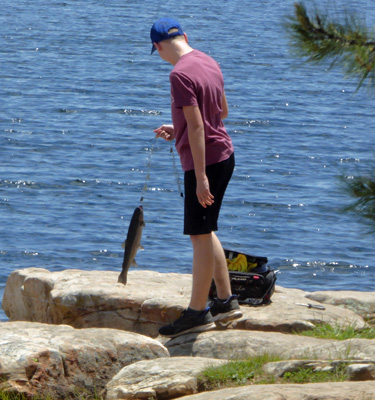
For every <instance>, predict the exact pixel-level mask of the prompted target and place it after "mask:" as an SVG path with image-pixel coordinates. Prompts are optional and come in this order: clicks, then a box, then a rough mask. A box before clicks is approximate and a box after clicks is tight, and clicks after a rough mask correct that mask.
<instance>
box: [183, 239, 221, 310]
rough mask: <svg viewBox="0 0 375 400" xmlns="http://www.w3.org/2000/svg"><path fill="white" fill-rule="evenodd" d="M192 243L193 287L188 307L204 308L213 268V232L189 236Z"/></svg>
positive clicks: (194, 308)
mask: <svg viewBox="0 0 375 400" xmlns="http://www.w3.org/2000/svg"><path fill="white" fill-rule="evenodd" d="M190 239H191V242H192V244H193V252H194V253H193V288H192V292H191V299H190V304H189V307H190V308H192V309H193V310H204V309H205V308H206V303H207V298H208V292H209V290H210V286H211V282H212V278H213V274H214V269H215V247H216V246H215V245H214V239H213V232H212V233H209V234H205V235H192V236H190Z"/></svg>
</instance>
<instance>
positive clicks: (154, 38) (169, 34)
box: [150, 18, 184, 54]
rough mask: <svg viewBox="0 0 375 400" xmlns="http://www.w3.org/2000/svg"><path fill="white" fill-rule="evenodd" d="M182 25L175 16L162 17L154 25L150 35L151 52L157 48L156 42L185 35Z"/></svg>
mask: <svg viewBox="0 0 375 400" xmlns="http://www.w3.org/2000/svg"><path fill="white" fill-rule="evenodd" d="M183 34H184V32H183V30H182V28H181V25H180V24H179V23H178V22H177V21H176V20H175V19H173V18H160V19H158V20H157V21H156V22H155V23H154V25H152V28H151V32H150V37H151V43H152V49H151V54H152V53H153V52H154V51H155V50H156V47H155V45H154V43H159V42H162V41H163V40H167V39H170V38H173V37H175V36H179V35H183Z"/></svg>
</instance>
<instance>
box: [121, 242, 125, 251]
mask: <svg viewBox="0 0 375 400" xmlns="http://www.w3.org/2000/svg"><path fill="white" fill-rule="evenodd" d="M125 246H126V240H125V241H124V242H122V243H121V247H122V248H123V249H125Z"/></svg>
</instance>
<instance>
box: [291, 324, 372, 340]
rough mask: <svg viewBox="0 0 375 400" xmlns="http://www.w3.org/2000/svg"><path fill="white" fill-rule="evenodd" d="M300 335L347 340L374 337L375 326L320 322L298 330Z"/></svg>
mask: <svg viewBox="0 0 375 400" xmlns="http://www.w3.org/2000/svg"><path fill="white" fill-rule="evenodd" d="M298 334H299V335H302V336H310V337H315V338H320V339H335V340H347V339H375V328H374V327H368V328H363V329H357V328H355V327H354V326H352V325H350V326H346V327H341V326H339V325H334V326H332V325H330V324H327V323H321V324H318V325H316V326H315V328H314V329H312V330H309V331H303V332H298Z"/></svg>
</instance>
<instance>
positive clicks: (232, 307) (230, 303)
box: [210, 295, 243, 323]
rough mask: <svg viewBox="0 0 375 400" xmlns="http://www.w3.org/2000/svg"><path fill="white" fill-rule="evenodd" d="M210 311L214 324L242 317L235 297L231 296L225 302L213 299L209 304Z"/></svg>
mask: <svg viewBox="0 0 375 400" xmlns="http://www.w3.org/2000/svg"><path fill="white" fill-rule="evenodd" d="M210 310H211V314H212V319H213V320H214V321H215V322H221V323H222V322H229V321H233V320H235V319H239V318H242V316H243V314H242V312H241V310H240V305H239V304H238V300H237V296H236V295H232V296H231V297H229V299H228V300H226V301H222V300H219V299H214V300H213V301H212V302H211V303H210Z"/></svg>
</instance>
